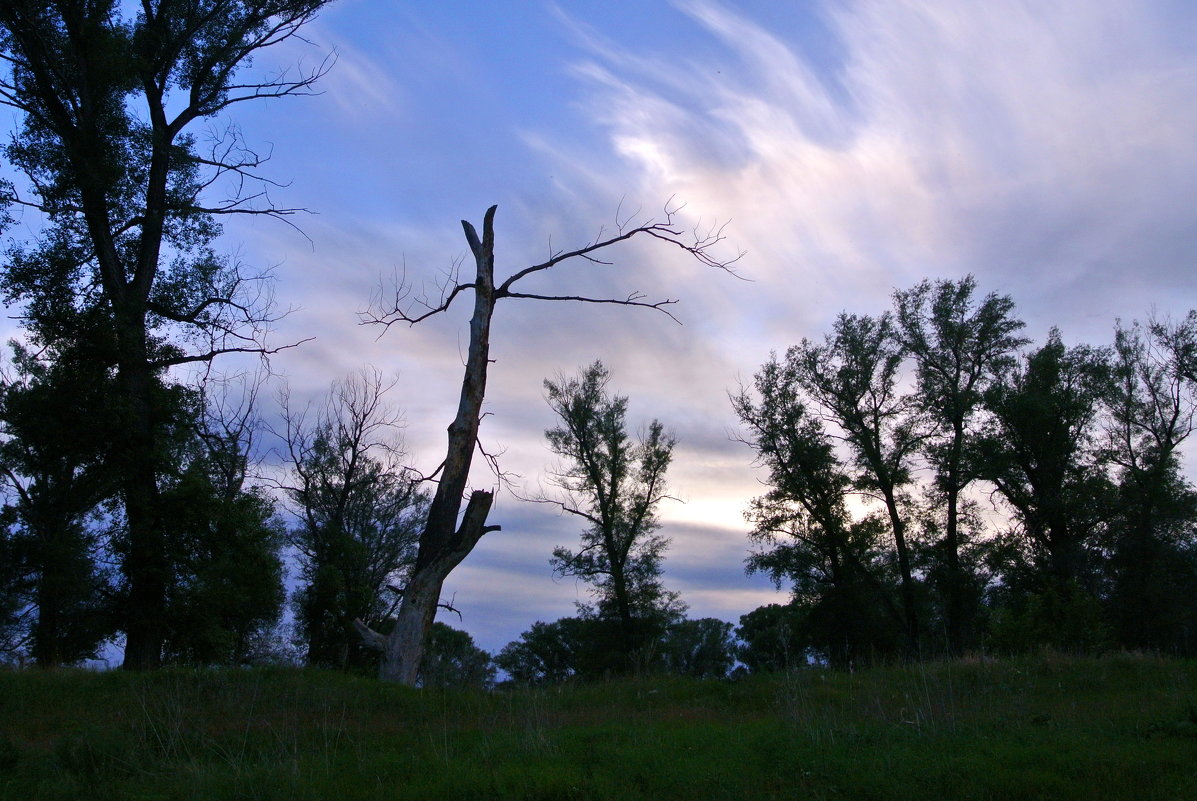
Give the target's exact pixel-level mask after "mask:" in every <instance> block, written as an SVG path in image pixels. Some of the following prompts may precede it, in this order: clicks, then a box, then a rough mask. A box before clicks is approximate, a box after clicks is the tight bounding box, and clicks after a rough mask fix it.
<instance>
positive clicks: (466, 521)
mask: <svg viewBox="0 0 1197 801" xmlns="http://www.w3.org/2000/svg"><path fill="white" fill-rule="evenodd" d="M495 209H496V207H495V206H491V207H490V208H489V209H487V211H486V217H485V219H484V221H483V224H482V239H481V240H479V239H478V233H477V231H475V230H474V226H472V225H471V224H470V223H468V222H466V221H465V220H462V223H461V225H462V228H463V229H465V235H466V239H467V240H468V241H469V243H470V249H471V250H472V251H473V253H474V260H475V262H476V264H477V278H476V279H475V282H474V286H473V289H474V316H473V317H472V318H471V320H470V349H469V353H468V356H467V359H466V368H465V376H464V377H463V379H462V382H461V398H460V400H459V402H458V405H457V416H456V417H455V418H454V420H453V423H452V424H451V425H450V426H449V443H448V450H447V453H446V456H445V462H444V465H443V467H442V472H441V478H440V483H439V484H438V485H437V490H436V495H435V496H434V497H433V499H432V505H431V506H430V507H429V510H428V522H427V523H426V524H425V526H424V533H423V534H422V535H421V536H420V547H419V552H418V554H417V556H416V564H415V566H414V567H413V568H412V572H411V578H410V579H409V580H408V583H407V586H406V588H405V589H404V591H403V602H402V604H401V605H400V607H399V614H398V617H397V618H396V620H395V628H394V629H392V630H391V633H390V635H389V636H388V637H387V638H386V641H385V645H384V646H383V659H382V665H381V666H380V668H379V678H381V679H382V680H384V681H395V682H399V683H400V684H407V685H414V684H415V683H416V675H417V672H418V671H419V667H420V660H421V659H422V658H423V656H424V642H425V640H426V638H427V636H428V631H429V630H430V629H431V628H432V622H433V618H434V617H436V606H437V603H438V602H439V600H440V591H441V585H442V584H443V583H444V581H445V577H446V576H448V575H449V572H450V571H451V570H452V569H453V568H455V567H457V565H458V564H460V563H461V560H462V559H464V558H465V557H466V555H467V554H469V552H470V551H471V550H472V549H473V547H474V545H476V544H477V542H478V540H479V539H481V538H482V535H483V534H486V533H487V532H488V531H495V530H497V529H498V526H487V525H486V515H487V513H488V512H489V511H490V506H491V503H492V502H493V500H494V496H493V494H492V493H490V492H485V491H482V490H477V491H475V492H473V493H472V494H471V495H470V502H469V505H468V506H467V507H466V511H465V515H464V516H463V517H462V520H461V525H460V527H459V526H458V524H457V518H458V515H459V513H460V511H461V504H462V500H463V497H464V493H465V488H466V482H467V480H468V479H469V475H470V465H471V463H472V462H473V457H474V448H475V446H476V444H477V441H478V424H479V422H480V420H481V417H482V400H483V396H484V394H485V392H486V369H487V366H488V365H489V361H490V322H491V317H492V315H493V314H494V310H495V282H494V268H495V258H494V243H495V235H494V218H495ZM360 628H361V627H359V629H360ZM367 639H368V640H369V639H370V638H369V637H368V636H367ZM375 644H378V643H377V642H375Z"/></svg>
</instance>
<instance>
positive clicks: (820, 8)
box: [224, 0, 1197, 651]
mask: <svg viewBox="0 0 1197 801" xmlns="http://www.w3.org/2000/svg"><path fill="white" fill-rule="evenodd" d="M305 37H306V39H307V40H308V41H307V42H293V43H291V44H289V45H288V46H286V47H284V48H278V49H277V52H269V53H265V54H262V55H260V56H259V57H258V59H257V61H256V62H255V64H254V65H253V68H252V70H253V71H269V70H271V69H277V68H280V67H283V66H287V65H294V64H297V63H298V64H300V65H304V66H312V65H314V64H317V63H319V62H320V61H321V60H322V59H324V58H325V57H326V56H327V55H328V54H330V53H335V64H333V66H332V68H331V69H330V70H329V72H328V74H327V75H326V76H325V77H324V78H323V79H322V80H321V81H320V84H319V88H320V90H321V94H319V95H317V96H314V97H306V98H291V99H287V100H284V101H277V102H270V103H257V104H241V105H239V106H238V107H237V108H236V110H235V113H234V114H233V115H232V119H233V121H235V122H236V123H237V124H238V125H239V126H240V127H241V129H242V132H243V134H244V137H245V139H246V140H247V142H248V143H249V144H250V145H251V146H255V147H257V148H258V149H260V150H261V151H263V152H270V154H271V160H270V162H269V163H268V164H267V165H266V169H265V173H266V174H267V175H269V176H270V177H271V178H272V179H274V180H277V181H280V182H283V183H284V184H286V185H285V186H284V187H280V188H278V189H273V190H272V198H273V199H274V200H275V201H276V202H277V203H278V204H279V205H283V206H295V207H304V208H306V209H309V210H310V211H311V214H304V215H300V216H299V217H297V218H293V220H292V221H293V222H294V223H295V224H296V226H297V227H298V229H299V231H297V230H296V229H295V228H292V227H289V226H287V225H284V224H281V223H279V222H277V221H271V220H268V219H262V218H253V219H246V220H240V221H238V220H234V221H232V222H230V223H229V224H228V225H227V226H226V234H225V237H224V246H225V247H226V248H227V249H228V250H229V251H230V252H235V253H236V254H237V255H238V257H239V258H241V259H242V260H243V261H244V262H245V263H246V264H249V265H253V266H257V267H260V268H270V269H272V270H273V272H274V275H275V276H276V278H277V283H276V285H275V297H276V301H277V303H278V304H279V307H280V308H284V309H291V311H290V313H289V314H288V315H287V316H286V317H285V318H284V319H283V320H282V321H280V323H279V324H278V325H277V328H276V331H275V333H274V334H273V337H272V341H273V342H274V343H275V344H283V343H286V342H292V341H297V340H299V339H303V338H307V337H314V340H312V341H310V342H307V343H306V344H304V345H303V346H301V347H298V348H295V349H292V350H286V351H284V352H281V353H279V354H278V355H276V356H274V357H273V360H272V365H271V366H272V370H273V371H274V372H275V373H276V374H277V375H278V376H279V378H278V379H277V381H278V382H281V381H283V380H285V381H286V382H287V383H288V385H289V386H290V392H291V394H292V398H293V400H294V402H303V401H305V400H307V399H315V398H317V397H319V396H320V394H321V393H323V392H324V391H326V390H327V388H328V385H329V384H330V382H332V381H334V380H336V379H339V378H342V377H344V376H345V375H347V374H348V373H350V372H352V371H354V370H357V369H359V368H361V367H363V366H365V365H373V366H374V367H377V368H378V369H379V370H381V371H382V372H383V373H385V374H387V375H392V376H397V379H398V382H397V385H396V386H395V388H394V390H392V392H391V394H390V398H389V399H390V402H391V403H392V404H394V406H395V407H396V408H398V409H401V410H402V412H403V415H404V419H405V421H406V427H405V431H404V436H405V440H406V444H407V448H408V450H409V452H410V460H411V462H412V464H413V465H415V466H416V467H417V468H419V469H421V470H423V471H425V472H428V471H430V470H432V469H433V468H434V467H435V466H436V465H437V464H438V463H439V462H440V460H441V459H442V458H443V449H444V443H445V428H446V427H447V426H448V424H449V422H450V420H451V418H452V416H453V413H454V408H455V403H456V397H457V393H458V391H459V387H460V380H461V372H462V353H463V351H464V348H465V345H466V342H467V336H468V332H467V322H468V318H469V314H470V304H471V301H470V300H469V299H468V298H466V299H464V300H465V302H461V303H459V305H456V306H454V307H453V308H452V309H451V310H450V311H449V312H448V313H447V314H445V315H443V316H441V317H439V318H437V319H433V320H429V321H427V322H426V323H422V324H421V325H419V326H417V327H415V328H408V327H400V326H394V327H392V328H390V329H388V330H382V329H380V328H379V327H377V326H368V325H362V324H360V321H361V317H360V314H361V312H363V311H365V310H367V309H368V308H369V307H370V305H371V302H372V298H375V297H377V295H378V292H379V290H380V288H382V289H383V290H384V291H388V290H389V289H390V287H391V285H392V283H391V282H393V280H394V279H395V277H396V276H405V277H406V279H407V280H408V281H409V282H411V283H412V284H413V285H414V286H417V287H418V286H421V285H423V286H426V287H427V288H428V290H429V291H432V292H435V291H436V285H437V282H438V281H440V280H443V278H444V276H445V274H446V271H447V270H449V269H451V268H452V266H453V265H454V264H455V263H458V262H460V261H461V260H462V259H465V258H466V257H467V256H468V246H467V245H466V242H465V240H464V238H463V236H462V232H461V225H460V222H459V220H461V219H463V218H464V219H468V220H471V221H473V222H474V224H475V225H480V223H481V219H482V215H483V213H484V211H485V210H486V208H487V207H488V206H490V205H492V204H497V205H498V213H497V217H496V265H497V266H496V272H497V273H498V275H499V277H500V278H501V277H505V276H506V275H509V274H510V273H511V272H514V271H515V270H518V269H520V268H521V267H524V266H528V265H530V264H532V263H536V262H539V261H541V260H542V259H543V258H544V256H545V254H546V253H547V252H548V251H549V249H550V248H559V247H569V246H574V245H580V244H583V243H585V242H586V241H588V240H590V239H592V238H593V237H594V236H595V234H596V233H597V232H598V231H599V230H601V229H602V230H610V227H611V226H612V224H613V223H614V221H615V219H616V216H617V214H623V215H624V216H626V215H627V213H628V212H629V211H632V210H637V209H639V210H640V214H641V217H642V218H646V219H647V218H657V219H659V218H660V214H661V210H662V209H663V208H664V207H665V206H666V204H669V203H672V204H674V205H684V209H683V211H682V214H681V217H682V219H683V220H684V221H685V223H686V224H687V225H692V226H697V227H700V228H705V227H708V226H710V225H712V224H714V225H723V224H726V225H727V227H726V229H725V234H726V240H725V241H724V242H723V243H722V246H723V248H724V250H723V251H721V253H722V254H723V255H724V256H725V257H727V258H731V257H733V256H735V255H736V254H738V253H739V252H741V251H743V252H744V256H743V258H741V259H740V260H739V262H737V265H736V267H737V273H738V276H739V277H735V276H732V275H728V274H725V273H721V272H719V271H717V270H712V269H710V268H709V267H704V266H703V265H701V264H698V263H697V262H695V261H693V260H688V259H687V258H685V257H684V254H681V253H678V252H675V251H674V250H672V249H669V248H666V247H661V246H659V243H656V244H658V246H657V247H653V246H651V245H650V244H649V243H645V244H644V245H643V246H632V247H625V248H622V249H620V250H618V251H615V252H613V253H612V254H611V255H612V257H613V261H614V264H613V265H611V266H609V267H600V266H597V265H593V264H588V263H577V264H565V265H561V267H560V268H559V269H557V270H554V271H553V273H552V274H550V275H549V276H548V277H546V278H545V279H544V280H543V281H542V282H541V283H540V284H538V287H539V288H541V289H543V290H546V291H553V292H555V293H566V294H573V293H575V292H590V293H598V294H611V295H613V296H626V295H627V294H628V293H629V292H632V291H639V292H643V293H645V294H646V295H647V296H648V297H649V298H653V299H659V298H663V297H668V298H676V299H677V300H678V301H679V303H678V304H677V305H676V306H674V307H672V311H673V313H674V314H675V315H676V316H677V317H678V319H679V320H680V321H681V324H680V325H679V324H676V323H674V322H673V321H671V320H670V319H669V318H668V317H666V316H665V315H662V314H660V313H656V312H652V311H649V310H643V309H629V308H621V307H615V306H581V305H571V304H548V303H538V302H535V301H510V300H509V301H503V302H501V303H500V304H499V307H498V309H497V311H496V313H495V321H494V329H493V333H492V357H493V359H494V360H495V361H494V364H493V365H492V367H491V373H490V383H489V385H488V388H487V407H486V408H487V412H488V413H489V414H488V416H487V417H486V419H485V420H484V423H483V429H482V435H481V436H482V441H483V443H484V444H485V446H486V447H487V449H488V450H490V451H494V452H499V453H501V463H502V467H503V469H504V470H506V471H509V472H511V473H514V474H516V475H517V478H516V479H515V487H516V488H517V489H518V490H519V491H521V492H522V493H524V494H529V493H535V492H536V491H537V489H538V488H539V487H541V486H542V485H543V482H544V480H545V476H546V472H547V471H548V470H550V469H551V468H552V466H553V464H554V457H553V456H552V455H551V454H550V453H549V451H548V449H547V447H546V443H545V440H544V431H545V429H546V428H549V427H551V426H552V425H553V423H554V420H553V415H552V412H551V410H550V409H549V407H548V405H547V404H546V402H545V398H544V390H543V381H544V379H545V378H547V377H554V376H557V375H559V374H562V373H567V374H568V373H575V372H576V371H577V370H578V369H579V367H581V366H582V365H585V364H588V363H590V362H593V361H594V360H595V359H601V360H602V361H603V362H604V363H605V364H606V365H607V366H608V367H609V368H610V370H611V372H612V375H613V378H612V384H611V386H612V388H613V389H614V390H615V391H617V392H618V393H619V394H622V395H626V396H628V397H629V399H630V408H629V421H630V422H631V424H632V425H633V426H643V425H645V424H647V422H648V421H649V420H651V419H652V418H657V419H660V420H661V421H662V422H663V423H664V424H665V425H666V427H667V428H668V429H670V430H671V431H672V432H673V433H674V434H675V435H676V437H677V439H678V445H677V448H676V451H675V456H674V463H673V465H672V467H671V469H670V472H669V482H670V486H671V487H672V491H673V494H674V495H676V496H677V497H678V498H680V499H681V502H668V503H666V504H664V505H663V506H662V507H661V509H660V514H661V519H662V522H663V528H662V533H664V534H666V535H668V536H670V537H671V538H672V545H671V547H670V549H669V551H668V554H667V557H666V559H665V563H664V564H665V574H664V581H665V584H666V586H667V587H668V588H670V589H672V590H675V591H677V592H679V593H680V594H681V597H682V599H683V600H684V601H685V602H687V603H688V604H689V607H690V612H689V613H690V615H691V616H694V617H699V616H714V617H719V618H722V619H724V620H729V621H732V622H736V621H737V620H738V618H739V616H740V615H742V614H745V613H747V612H749V611H751V610H752V609H754V608H756V607H757V606H759V605H761V604H765V603H771V602H779V601H784V600H785V597H786V592H785V590H784V588H782V589H781V590H778V589H776V588H774V587H772V585H770V584H769V582H768V581H767V580H765V579H763V578H762V577H748V576H745V574H744V569H743V559H744V557H745V555H746V552H747V548H748V540H747V526H746V524H745V522H744V519H743V510H744V508H745V507H746V505H747V503H748V501H749V500H750V499H751V498H752V497H753V496H755V495H757V494H760V493H761V492H762V491H763V487H762V485H761V483H760V480H759V479H760V478H761V474H760V473H759V471H757V470H755V469H754V468H753V465H752V452H751V450H750V449H749V448H748V447H747V446H745V445H744V444H742V443H740V442H738V441H737V440H736V436H737V425H736V420H735V416H734V414H733V412H732V409H731V405H730V403H729V400H728V394H729V392H733V391H735V390H736V389H737V387H738V386H739V385H740V384H741V382H744V383H747V382H750V381H751V378H752V376H753V374H754V372H755V371H756V370H757V369H758V368H759V367H760V366H761V364H763V363H764V362H765V361H766V360H767V359H768V358H769V355H770V352H771V351H778V352H780V351H783V350H784V349H785V348H786V347H788V346H789V345H792V344H795V343H797V342H799V341H801V340H802V339H803V338H804V337H809V338H813V339H819V338H821V337H822V336H823V335H824V333H826V332H827V331H828V330H829V328H830V325H831V323H832V321H833V319H834V317H835V315H836V314H837V313H839V312H840V311H844V310H846V311H851V312H860V313H869V314H878V313H880V312H882V311H884V310H886V309H887V308H888V306H889V302H890V300H889V299H890V296H891V294H892V292H893V291H894V289H896V288H907V287H910V286H912V285H913V284H915V283H917V282H918V281H919V280H921V279H924V278H931V279H955V278H960V277H963V276H965V275H967V274H970V273H971V274H973V275H975V276H976V278H977V280H978V282H979V285H980V289H981V291H982V292H990V291H997V292H1000V293H1003V294H1009V295H1011V296H1012V297H1013V299H1014V301H1015V302H1016V304H1017V308H1018V312H1019V314H1020V315H1021V317H1022V318H1023V319H1024V320H1025V321H1026V322H1027V329H1026V333H1027V335H1028V336H1030V337H1032V338H1034V339H1035V340H1037V341H1040V342H1041V341H1042V340H1043V339H1044V337H1045V336H1046V334H1047V331H1048V330H1049V328H1050V327H1051V326H1053V325H1058V326H1059V327H1060V328H1061V329H1062V331H1063V334H1064V338H1065V341H1066V342H1069V343H1074V342H1082V341H1083V342H1090V343H1093V344H1103V343H1107V342H1109V341H1110V340H1111V338H1112V333H1111V332H1112V329H1113V326H1114V324H1115V321H1116V320H1117V319H1119V318H1121V319H1123V320H1124V321H1129V320H1131V319H1135V318H1143V317H1145V316H1146V315H1147V314H1149V313H1152V314H1155V315H1157V316H1168V315H1172V316H1180V315H1183V314H1184V313H1185V312H1187V311H1188V310H1189V309H1190V308H1194V307H1197V280H1195V277H1194V269H1193V268H1194V266H1195V265H1194V256H1195V255H1197V147H1195V143H1197V102H1195V101H1194V98H1197V4H1193V3H1191V2H1187V1H1186V0H1061V2H1054V3H1040V2H1034V1H1032V0H1028V1H1027V2H1018V0H1002V2H992V3H975V2H971V0H926V1H925V2H916V1H915V0H884V1H878V2H871V1H870V0H862V1H860V2H856V1H854V0H835V1H832V2H816V1H815V0H811V2H802V3H777V2H770V1H769V0H755V1H751V2H738V3H730V2H727V3H719V2H707V0H677V2H659V1H656V0H643V2H638V3H620V4H614V3H608V2H560V3H552V2H540V1H539V0H489V1H488V2H486V3H467V2H439V1H437V2H433V1H432V0H426V1H422V2H405V3H395V2H391V1H390V0H340V2H336V3H333V4H332V5H331V6H329V7H328V8H327V10H326V11H324V13H323V14H322V15H321V16H320V17H319V18H318V19H317V20H316V21H315V22H314V23H312V24H311V25H310V26H309V27H308V28H306V29H305ZM259 74H260V73H259ZM604 227H605V228H604ZM464 266H465V267H466V268H468V267H469V266H470V265H469V263H468V260H467V262H466V264H465V265H464ZM277 386H278V383H276V384H275V385H274V388H272V389H271V390H270V392H274V391H275V390H276V389H277ZM273 403H274V400H273V396H272V395H269V393H268V397H267V398H266V399H265V401H264V405H265V406H266V407H268V408H266V409H265V410H264V411H265V413H266V414H267V415H268V416H269V415H270V414H272V413H273V411H272V409H271V408H269V407H271V405H272V404H273ZM472 480H473V484H474V486H475V487H478V488H491V487H492V486H493V485H494V483H495V481H494V478H493V476H491V475H490V474H489V473H488V472H486V470H485V469H478V470H476V471H475V473H474V476H473V479H472ZM490 520H491V522H492V523H497V524H500V525H501V526H502V531H501V532H496V533H493V534H489V535H487V537H486V538H485V539H484V540H483V541H482V543H481V544H480V545H479V546H478V547H477V548H476V549H475V551H474V553H473V554H471V555H470V557H469V558H468V559H467V560H466V561H465V562H464V564H463V565H462V566H461V567H459V568H458V569H457V570H456V571H455V572H454V573H453V574H452V575H451V576H450V578H449V580H448V582H447V583H446V587H445V596H446V599H452V600H453V604H454V606H456V607H457V608H459V609H460V610H461V612H462V616H463V617H462V619H461V620H458V619H457V618H456V617H455V616H452V615H449V616H448V617H444V616H442V619H443V620H445V621H446V622H448V623H450V624H451V625H454V626H456V627H459V628H463V629H465V630H466V631H468V632H469V633H470V634H472V635H473V636H474V638H475V640H476V642H478V644H479V645H481V646H482V647H483V648H486V649H488V650H492V651H494V650H497V649H499V648H500V647H502V645H503V644H505V643H506V642H508V641H510V640H512V639H514V638H515V637H517V636H518V634H519V633H520V632H521V631H524V630H526V629H527V628H528V627H529V626H530V624H531V623H532V622H533V621H535V620H546V621H547V620H553V619H556V618H558V617H561V616H564V615H569V614H572V613H573V611H574V604H575V602H577V601H585V600H587V599H588V597H589V596H588V593H587V588H586V587H585V586H584V585H580V584H578V583H576V582H575V581H574V580H572V579H564V580H562V579H555V578H554V577H553V575H552V572H551V569H550V567H549V562H548V559H549V556H550V553H551V551H552V549H553V547H554V546H557V545H567V546H569V545H574V544H576V543H577V540H578V535H579V534H580V528H579V525H578V522H577V520H576V519H572V518H569V517H563V516H561V515H560V514H558V513H557V512H555V511H554V510H553V509H551V508H549V507H546V506H542V505H535V504H529V503H526V502H522V501H520V500H518V499H517V498H515V497H514V496H513V495H512V494H511V493H510V492H508V491H506V490H504V491H502V492H501V494H500V496H499V497H498V500H497V502H496V505H495V507H494V509H493V511H492V513H491V518H490Z"/></svg>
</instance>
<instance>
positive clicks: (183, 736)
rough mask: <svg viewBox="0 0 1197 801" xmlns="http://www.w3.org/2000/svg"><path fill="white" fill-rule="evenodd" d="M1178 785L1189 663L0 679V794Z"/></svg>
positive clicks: (1048, 659) (545, 794)
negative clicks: (727, 677)
mask: <svg viewBox="0 0 1197 801" xmlns="http://www.w3.org/2000/svg"><path fill="white" fill-rule="evenodd" d="M607 798H610V799H686V800H687V801H696V800H698V799H757V798H759V799H802V800H803V801H805V799H831V798H835V799H903V800H904V801H906V800H907V799H1087V800H1089V799H1135V801H1147V799H1197V662H1193V661H1170V660H1165V659H1157V658H1154V657H1142V656H1114V657H1106V658H1101V659H1073V658H1066V657H1055V656H1045V657H1040V658H1037V659H1025V660H1017V661H1000V662H954V663H934V664H925V665H914V666H902V667H892V668H882V669H874V670H868V671H862V672H857V673H855V674H838V673H830V672H826V671H823V670H816V669H811V670H804V671H801V672H797V673H794V674H791V675H785V676H766V677H753V678H749V679H744V680H741V681H706V682H701V681H690V680H681V679H674V678H655V679H654V678H646V679H637V680H626V681H617V682H612V683H606V684H596V685H583V686H571V687H562V688H548V689H525V690H514V691H500V692H492V693H482V692H465V691H462V692H440V691H430V692H423V691H415V690H409V689H404V688H399V687H391V686H384V685H381V684H379V683H377V682H375V681H371V680H368V679H362V678H354V677H348V676H343V675H337V674H332V673H322V672H312V671H299V670H197V671H190V670H189V671H183V670H171V671H164V672H160V673H155V674H149V675H131V674H125V673H120V672H112V673H86V672H76V671H61V672H53V673H38V672H13V671H5V672H0V799H4V800H5V801H7V800H8V799H12V800H13V801H35V800H39V799H47V800H49V799H71V800H72V801H75V800H76V799H87V800H88V801H102V800H103V799H144V800H146V801H148V799H205V801H208V800H213V801H218V800H219V799H286V801H305V800H306V799H346V800H350V799H546V800H547V799H607Z"/></svg>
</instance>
